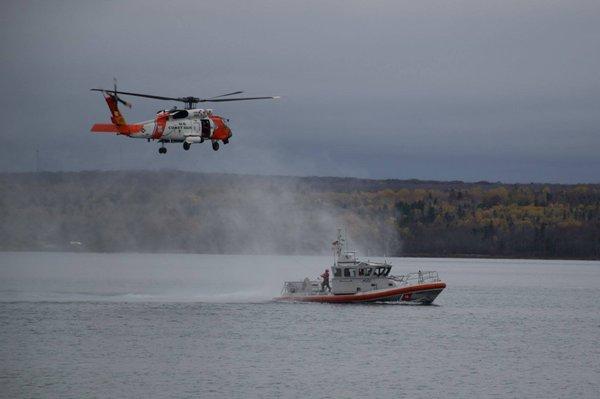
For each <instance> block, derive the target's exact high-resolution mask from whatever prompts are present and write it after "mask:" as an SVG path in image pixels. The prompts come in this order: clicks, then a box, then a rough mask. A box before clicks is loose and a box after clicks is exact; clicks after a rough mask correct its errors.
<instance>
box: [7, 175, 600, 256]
mask: <svg viewBox="0 0 600 399" xmlns="http://www.w3.org/2000/svg"><path fill="white" fill-rule="evenodd" d="M338 227H340V228H344V229H346V231H347V234H348V237H349V240H350V245H351V246H352V247H353V248H354V249H356V250H358V251H359V252H360V254H361V255H367V256H435V257H464V256H478V257H515V258H565V259H567V258H569V259H570V258H577V259H600V185H598V184H576V185H563V184H538V183H532V184H503V183H499V182H496V183H491V182H475V183H465V182H460V181H450V182H439V181H420V180H369V179H356V178H336V177H289V176H250V175H232V174H205V173H193V172H182V171H123V172H121V171H118V172H117V171H106V172H104V171H90V172H41V173H3V174H0V250H3V251H91V252H191V253H211V254H307V255H309V254H328V253H330V245H331V242H332V241H333V240H334V238H335V234H336V229H337V228H338Z"/></svg>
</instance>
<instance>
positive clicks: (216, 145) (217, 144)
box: [212, 141, 219, 151]
mask: <svg viewBox="0 0 600 399" xmlns="http://www.w3.org/2000/svg"><path fill="white" fill-rule="evenodd" d="M212 147H213V150H215V151H219V142H218V141H213V143H212Z"/></svg>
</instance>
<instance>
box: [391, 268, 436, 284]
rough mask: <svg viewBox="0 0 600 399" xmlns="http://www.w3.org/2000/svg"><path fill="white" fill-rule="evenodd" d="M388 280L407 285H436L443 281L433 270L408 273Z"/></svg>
mask: <svg viewBox="0 0 600 399" xmlns="http://www.w3.org/2000/svg"><path fill="white" fill-rule="evenodd" d="M388 278H389V279H391V280H394V281H396V282H398V283H400V284H405V285H410V284H424V283H434V282H438V281H441V280H440V277H439V276H438V272H436V271H432V270H431V271H429V270H428V271H419V272H414V273H408V274H404V275H401V276H388Z"/></svg>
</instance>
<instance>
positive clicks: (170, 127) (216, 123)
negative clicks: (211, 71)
mask: <svg viewBox="0 0 600 399" xmlns="http://www.w3.org/2000/svg"><path fill="white" fill-rule="evenodd" d="M91 90H92V91H100V92H102V93H103V94H104V99H105V100H106V103H107V104H108V108H109V109H110V112H111V118H110V119H111V121H112V123H96V124H95V125H94V126H92V129H91V131H92V132H95V133H115V134H117V135H119V134H120V135H124V136H128V137H132V138H136V139H146V140H148V141H150V140H157V141H158V142H159V143H161V147H160V148H159V149H158V152H159V153H160V154H165V153H166V152H167V148H166V147H165V143H183V149H184V150H186V151H187V150H189V149H190V146H191V145H192V144H194V143H203V142H204V141H206V140H210V141H211V142H212V148H213V150H215V151H217V150H218V149H219V141H222V142H223V144H227V143H229V139H230V138H231V136H232V135H231V129H230V128H229V126H227V123H226V122H228V121H229V120H228V119H225V118H223V117H220V116H218V115H215V114H213V112H212V110H211V109H199V108H194V105H196V104H198V103H217V102H226V101H247V100H266V99H276V98H279V97H278V96H272V97H234V98H224V97H229V96H233V95H235V94H241V93H243V92H241V91H236V92H233V93H227V94H222V95H220V96H216V97H210V98H198V97H164V96H155V95H150V94H140V93H131V92H126V91H118V90H117V83H116V80H115V83H114V90H104V89H91ZM119 94H125V95H128V96H136V97H145V98H153V99H156V100H168V101H179V102H182V103H185V105H186V106H185V109H177V107H174V108H172V109H169V110H161V111H158V112H157V113H156V116H155V117H154V119H152V120H148V121H144V122H138V123H133V124H128V123H127V122H125V118H123V115H122V114H121V111H120V110H119V103H121V104H123V105H125V106H126V107H129V108H131V104H130V103H128V102H127V101H125V100H123V99H121V98H120V97H119V96H118V95H119Z"/></svg>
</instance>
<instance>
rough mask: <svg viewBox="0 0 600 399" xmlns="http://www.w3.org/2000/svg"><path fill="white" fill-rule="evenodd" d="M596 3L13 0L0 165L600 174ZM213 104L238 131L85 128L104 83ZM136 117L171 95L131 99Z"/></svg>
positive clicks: (514, 178)
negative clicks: (161, 137)
mask: <svg viewBox="0 0 600 399" xmlns="http://www.w3.org/2000/svg"><path fill="white" fill-rule="evenodd" d="M599 20H600V2H598V1H597V0H596V1H577V0H569V1H550V0H546V1H522V0H521V1H506V0H504V1H480V0H477V1H449V0H446V1H427V0H424V1H389V2H384V1H368V2H366V1H360V2H359V1H339V2H338V1H314V2H311V1H296V2H287V1H267V2H265V1H222V0H219V1H213V2H201V1H190V2H183V1H180V2H165V1H157V2H151V1H143V2H141V1H140V2H133V1H132V2H127V3H117V2H103V1H93V2H83V1H74V2H66V1H60V2H59V1H47V2H42V1H40V2H29V1H14V2H8V3H6V4H3V10H2V14H1V15H0V33H1V37H2V41H1V42H0V48H1V55H2V57H1V58H0V81H1V83H2V84H1V87H2V89H3V90H2V91H3V97H2V98H1V99H0V102H1V105H2V110H3V118H2V119H3V122H4V123H3V125H4V127H3V129H2V137H3V140H2V141H3V143H2V144H3V145H2V146H1V147H0V170H1V171H29V170H35V168H36V150H37V149H39V154H40V155H39V165H40V167H41V168H42V169H44V170H82V169H85V170H89V169H134V168H135V169H140V168H141V169H152V170H155V169H162V168H171V169H172V168H176V169H184V170H192V171H208V172H217V171H219V172H235V173H261V174H292V175H328V176H331V175H333V176H358V177H369V178H401V179H404V178H419V179H438V180H447V179H458V180H467V181H475V180H491V181H496V180H500V181H505V182H530V181H542V182H567V183H574V182H600V155H599V154H600V23H598V21H599ZM113 76H116V77H117V78H118V79H119V85H120V88H121V89H123V90H131V91H139V92H148V93H153V94H160V95H166V96H185V95H195V96H212V95H217V94H221V93H225V92H228V91H234V90H245V91H246V94H248V95H282V96H283V98H282V99H281V100H279V101H255V102H242V103H231V104H215V105H214V106H213V108H214V109H215V112H216V113H217V114H219V115H223V116H224V117H228V118H230V119H231V127H232V129H233V133H234V137H233V139H232V142H231V144H230V145H227V146H224V147H223V148H222V149H221V150H220V151H218V152H216V153H215V152H213V151H212V149H210V146H209V145H196V146H192V150H190V151H188V152H184V151H183V150H182V148H181V146H180V145H179V144H172V145H170V146H169V152H168V153H167V154H166V156H161V155H159V154H158V153H157V151H156V150H157V145H156V144H149V143H146V142H145V141H142V140H133V139H128V138H124V137H116V136H112V135H94V134H92V133H90V132H89V128H90V126H91V125H92V124H93V123H96V122H108V121H109V114H108V110H107V108H106V105H105V103H104V101H103V99H102V96H101V95H100V94H98V93H93V92H90V91H89V89H90V88H92V87H98V86H104V87H110V85H111V84H112V78H113ZM128 100H131V101H132V102H133V104H134V108H133V109H132V110H125V116H126V118H127V120H128V121H129V122H134V121H137V120H144V119H148V118H150V117H152V115H154V113H155V112H156V110H158V109H160V108H168V107H170V106H172V105H174V104H172V103H168V102H164V103H163V102H159V101H153V100H144V99H139V98H133V97H129V98H128Z"/></svg>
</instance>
